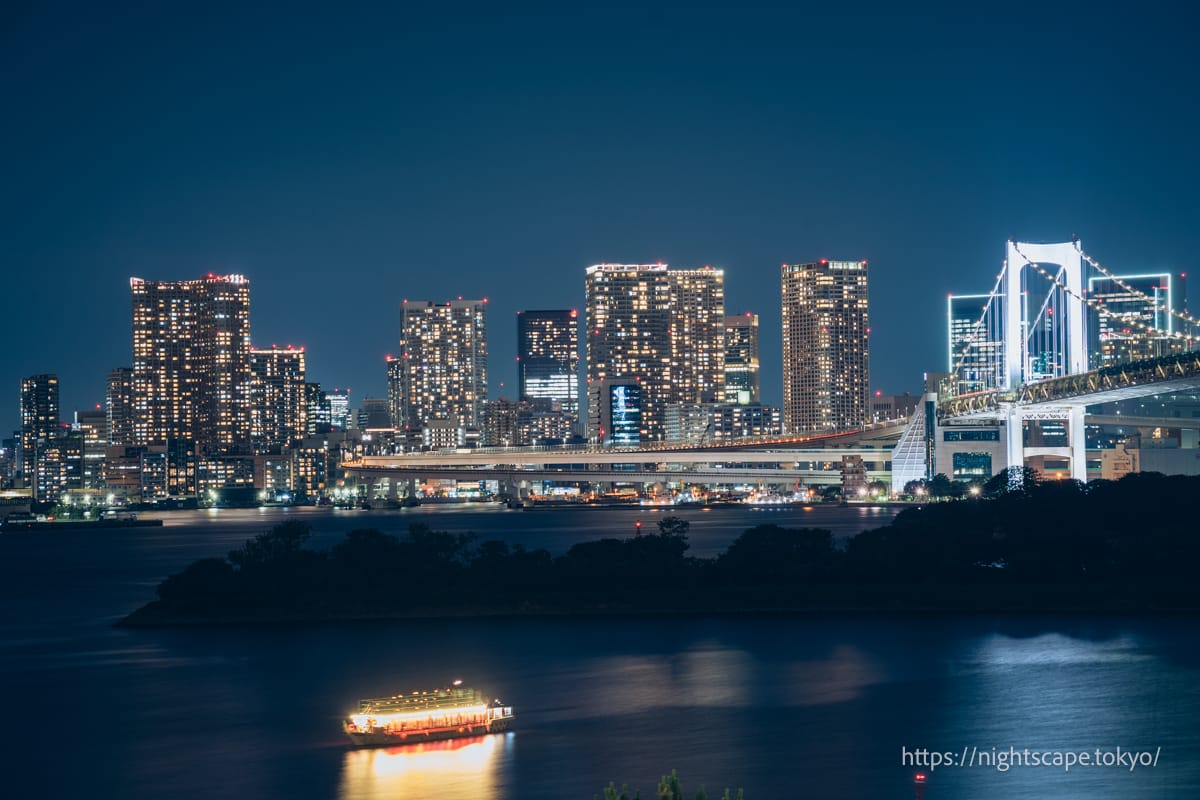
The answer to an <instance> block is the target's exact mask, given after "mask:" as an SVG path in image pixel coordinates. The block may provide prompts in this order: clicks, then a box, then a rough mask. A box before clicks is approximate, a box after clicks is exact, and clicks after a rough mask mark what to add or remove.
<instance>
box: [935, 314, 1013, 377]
mask: <svg viewBox="0 0 1200 800" xmlns="http://www.w3.org/2000/svg"><path fill="white" fill-rule="evenodd" d="M991 299H992V295H987V294H952V295H949V296H948V297H947V298H946V325H947V331H948V336H949V339H948V342H947V345H948V350H947V358H948V359H949V361H948V363H947V367H946V368H947V370H948V371H949V373H950V375H951V376H952V380H953V381H954V383H955V387H954V389H955V391H956V393H957V394H969V393H971V392H982V391H987V390H988V389H995V388H996V387H997V386H999V385H1000V384H999V377H1000V373H1001V370H1002V369H1003V363H1004V337H1003V336H1002V335H1001V333H1000V329H999V325H1000V321H1001V315H1000V314H998V313H993V314H988V315H987V318H986V319H985V317H984V313H983V312H984V309H986V308H987V306H988V302H989V301H990V300H991Z"/></svg>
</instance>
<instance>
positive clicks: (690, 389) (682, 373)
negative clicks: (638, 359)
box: [666, 267, 725, 403]
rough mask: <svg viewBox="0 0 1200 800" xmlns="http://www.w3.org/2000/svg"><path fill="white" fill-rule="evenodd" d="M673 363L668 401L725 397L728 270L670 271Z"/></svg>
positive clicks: (709, 399) (700, 400)
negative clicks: (726, 275)
mask: <svg viewBox="0 0 1200 800" xmlns="http://www.w3.org/2000/svg"><path fill="white" fill-rule="evenodd" d="M667 282H668V284H669V286H670V295H669V300H668V303H669V308H670V328H669V330H668V335H669V336H670V340H671V364H670V372H669V380H668V387H669V389H668V399H667V400H666V402H667V403H719V402H721V401H722V400H724V399H725V270H722V269H714V268H713V267H701V268H699V269H672V270H668V271H667Z"/></svg>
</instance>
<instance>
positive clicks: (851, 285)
mask: <svg viewBox="0 0 1200 800" xmlns="http://www.w3.org/2000/svg"><path fill="white" fill-rule="evenodd" d="M781 274H782V295H783V304H782V311H783V326H782V327H783V426H784V432H785V433H788V434H797V435H802V434H808V433H830V432H833V431H842V430H851V429H854V428H858V427H861V426H862V425H864V424H865V423H866V422H868V420H869V418H870V405H869V394H870V392H869V386H870V372H869V357H870V353H869V350H868V342H867V340H868V333H869V329H868V327H867V325H868V319H867V262H866V261H829V260H826V259H822V260H820V261H815V262H811V263H808V264H784V265H783V266H782V269H781Z"/></svg>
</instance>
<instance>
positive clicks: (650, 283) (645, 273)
mask: <svg viewBox="0 0 1200 800" xmlns="http://www.w3.org/2000/svg"><path fill="white" fill-rule="evenodd" d="M585 287H586V312H585V318H586V324H587V381H588V398H589V402H588V437H589V438H590V439H592V440H595V441H604V440H605V439H607V438H608V437H609V436H610V435H611V427H610V421H609V420H605V419H603V416H604V409H605V408H606V407H608V406H607V405H606V404H610V401H611V398H610V397H609V393H608V391H607V390H603V391H602V390H601V385H602V384H604V383H605V382H608V381H617V382H619V384H618V385H626V386H633V385H636V387H637V391H638V395H639V414H640V419H641V421H642V423H641V424H642V430H640V431H639V433H638V438H639V439H648V440H653V439H661V438H663V435H664V431H663V411H662V410H661V406H662V405H665V400H666V398H667V387H668V384H669V376H670V364H671V342H670V285H669V283H668V280H667V266H666V265H665V264H595V265H593V266H590V267H588V268H587V270H586V273H585Z"/></svg>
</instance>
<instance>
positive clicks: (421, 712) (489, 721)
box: [343, 681, 513, 747]
mask: <svg viewBox="0 0 1200 800" xmlns="http://www.w3.org/2000/svg"><path fill="white" fill-rule="evenodd" d="M512 718H513V710H512V706H506V705H504V704H503V703H501V702H500V701H499V700H493V701H491V702H488V701H486V700H485V699H484V697H483V694H482V693H481V692H480V691H479V690H478V689H471V688H469V687H466V686H463V685H462V681H455V682H454V683H453V684H452V685H451V686H447V687H444V688H442V689H433V690H432V691H428V692H413V693H411V694H397V695H392V696H390V697H371V698H367V699H366V700H360V701H358V711H357V713H354V714H351V715H350V716H349V717H347V718H346V720H345V722H344V723H343V727H344V728H345V731H346V735H347V736H349V737H350V741H352V742H353V743H354V744H356V745H359V746H362V747H390V746H393V745H400V744H415V743H417V742H432V741H437V740H439V739H457V738H459V737H461V736H480V735H483V734H488V733H498V732H500V731H504V730H507V729H508V726H509V724H510V723H511V722H512Z"/></svg>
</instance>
